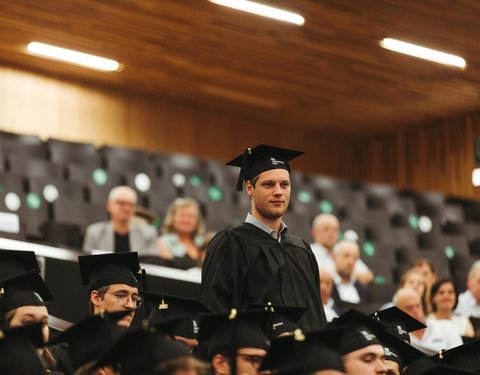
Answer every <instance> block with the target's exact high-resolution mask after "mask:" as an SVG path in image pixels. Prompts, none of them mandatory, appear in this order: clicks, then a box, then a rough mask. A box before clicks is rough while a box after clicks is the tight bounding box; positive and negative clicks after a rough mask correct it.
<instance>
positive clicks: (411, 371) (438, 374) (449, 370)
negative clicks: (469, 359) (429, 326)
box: [404, 357, 478, 375]
mask: <svg viewBox="0 0 480 375" xmlns="http://www.w3.org/2000/svg"><path fill="white" fill-rule="evenodd" d="M404 374H405V375H473V374H476V372H472V371H468V370H464V369H460V368H458V367H453V366H447V365H444V364H439V363H435V362H434V361H432V360H431V359H430V358H428V357H423V358H420V359H419V360H417V361H415V362H414V363H412V364H411V365H410V366H408V367H407V369H406V370H405V372H404ZM477 374H478V373H477Z"/></svg>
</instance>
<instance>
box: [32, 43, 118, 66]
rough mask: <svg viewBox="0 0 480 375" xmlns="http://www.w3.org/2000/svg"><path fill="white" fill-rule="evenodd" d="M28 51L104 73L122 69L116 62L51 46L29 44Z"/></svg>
mask: <svg viewBox="0 0 480 375" xmlns="http://www.w3.org/2000/svg"><path fill="white" fill-rule="evenodd" d="M27 49H28V51H29V52H31V53H34V54H36V55H40V56H44V57H48V58H52V59H56V60H61V61H66V62H70V63H72V64H78V65H82V66H86V67H88V68H92V69H98V70H104V71H116V70H119V69H120V64H119V63H118V62H117V61H115V60H111V59H106V58H103V57H98V56H95V55H89V54H87V53H83V52H77V51H73V50H70V49H65V48H60V47H55V46H52V45H49V44H44V43H39V42H31V43H29V44H28V47H27Z"/></svg>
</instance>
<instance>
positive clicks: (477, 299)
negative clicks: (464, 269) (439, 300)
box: [455, 261, 480, 318]
mask: <svg viewBox="0 0 480 375" xmlns="http://www.w3.org/2000/svg"><path fill="white" fill-rule="evenodd" d="M467 288H468V289H467V290H466V291H465V292H463V293H461V294H460V295H459V296H458V305H457V308H456V309H455V312H456V313H458V314H460V315H463V316H465V317H467V318H468V317H471V316H472V317H474V318H480V261H476V262H474V263H473V264H472V267H471V268H470V271H469V272H468V278H467Z"/></svg>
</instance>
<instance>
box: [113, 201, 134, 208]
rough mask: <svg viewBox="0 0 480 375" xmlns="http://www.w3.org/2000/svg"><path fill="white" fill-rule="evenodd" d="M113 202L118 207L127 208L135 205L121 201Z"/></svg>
mask: <svg viewBox="0 0 480 375" xmlns="http://www.w3.org/2000/svg"><path fill="white" fill-rule="evenodd" d="M114 202H115V203H116V204H118V205H119V206H128V207H134V206H135V204H136V203H135V202H129V201H121V200H116V201H114Z"/></svg>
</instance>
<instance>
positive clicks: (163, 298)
mask: <svg viewBox="0 0 480 375" xmlns="http://www.w3.org/2000/svg"><path fill="white" fill-rule="evenodd" d="M141 294H142V296H143V297H144V298H145V300H146V301H147V303H149V304H151V312H150V315H149V317H148V322H149V324H150V326H155V327H157V329H160V326H162V327H163V328H161V330H162V331H164V332H165V333H168V334H171V335H175V336H181V337H185V338H188V339H195V338H196V337H197V334H198V320H199V318H200V316H201V315H202V314H207V313H210V312H211V311H210V309H209V308H208V307H206V306H205V305H204V304H203V303H202V302H201V301H198V300H195V299H190V298H183V297H178V296H170V295H166V294H158V293H152V292H145V291H142V292H141ZM179 315H183V319H181V320H180V321H178V322H177V324H175V325H171V326H170V328H169V327H168V325H166V324H165V319H166V318H168V317H175V316H179ZM166 329H168V332H167V331H166Z"/></svg>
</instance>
